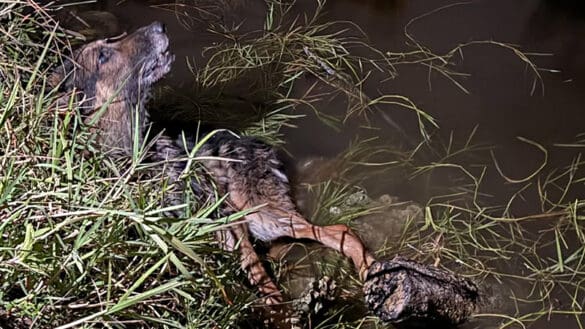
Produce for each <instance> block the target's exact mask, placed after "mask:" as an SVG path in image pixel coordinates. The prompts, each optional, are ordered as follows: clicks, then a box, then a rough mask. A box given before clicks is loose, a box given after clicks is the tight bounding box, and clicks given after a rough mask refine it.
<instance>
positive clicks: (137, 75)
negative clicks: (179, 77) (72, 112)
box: [49, 22, 174, 149]
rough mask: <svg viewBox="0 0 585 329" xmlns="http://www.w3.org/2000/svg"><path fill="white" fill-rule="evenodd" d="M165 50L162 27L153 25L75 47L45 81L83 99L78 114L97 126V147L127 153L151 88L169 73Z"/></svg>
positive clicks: (169, 54)
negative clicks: (139, 113) (98, 139)
mask: <svg viewBox="0 0 585 329" xmlns="http://www.w3.org/2000/svg"><path fill="white" fill-rule="evenodd" d="M168 47H169V39H168V37H167V35H166V33H165V28H164V25H163V24H162V23H160V22H155V23H152V24H150V25H148V26H144V27H141V28H139V29H138V30H136V31H135V32H134V33H132V34H130V35H121V36H118V37H114V38H108V39H101V40H96V41H93V42H90V43H88V44H86V45H84V46H82V47H80V48H79V49H77V50H76V51H74V53H73V55H72V57H71V59H70V60H67V61H66V62H65V65H63V66H62V67H60V68H59V69H57V70H56V71H55V72H54V73H53V75H52V76H51V77H50V78H49V82H50V83H51V84H53V85H59V88H60V90H61V91H63V92H66V91H71V90H76V91H78V92H80V93H81V95H83V98H84V102H83V104H81V113H82V114H83V115H84V116H86V117H87V118H88V119H86V120H90V119H91V124H92V125H93V126H95V127H96V128H98V130H99V134H100V135H101V137H100V142H101V143H102V144H105V145H106V146H111V147H117V148H122V149H128V147H129V146H130V145H132V141H131V136H132V135H133V132H132V130H133V129H134V128H135V124H134V123H135V122H139V124H142V123H143V120H144V117H145V114H144V113H143V111H144V109H143V106H144V103H145V101H146V99H147V97H148V94H149V91H150V88H151V86H152V84H154V83H155V82H157V81H158V80H160V79H161V78H162V77H163V76H164V75H165V74H166V73H168V72H169V71H170V68H171V63H172V62H173V60H174V56H173V55H172V54H171V53H170V52H169V50H168ZM136 109H138V110H139V111H140V112H142V114H141V118H139V119H138V120H135V118H133V117H132V112H133V111H135V110H136ZM98 110H99V111H98ZM133 125H134V126H133Z"/></svg>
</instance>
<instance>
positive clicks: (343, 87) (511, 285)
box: [0, 0, 585, 328]
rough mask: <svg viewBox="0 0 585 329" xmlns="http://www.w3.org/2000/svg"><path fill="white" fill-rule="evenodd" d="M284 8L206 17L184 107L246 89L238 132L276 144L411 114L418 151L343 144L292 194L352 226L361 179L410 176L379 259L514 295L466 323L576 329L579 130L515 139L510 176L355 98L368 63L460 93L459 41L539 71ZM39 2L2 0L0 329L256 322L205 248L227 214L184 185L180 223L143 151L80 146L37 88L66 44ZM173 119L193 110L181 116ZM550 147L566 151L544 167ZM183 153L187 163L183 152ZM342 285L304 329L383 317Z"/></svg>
mask: <svg viewBox="0 0 585 329" xmlns="http://www.w3.org/2000/svg"><path fill="white" fill-rule="evenodd" d="M291 5H294V4H291ZM290 8H291V7H289V6H288V5H286V4H279V3H278V2H272V1H269V2H267V14H266V15H267V16H266V17H267V18H266V25H265V26H264V29H263V30H262V31H256V32H253V33H247V34H244V33H241V32H240V31H239V30H238V29H237V28H235V29H232V28H227V27H225V26H220V25H213V26H210V29H212V30H213V31H216V32H217V33H218V34H220V35H223V36H224V37H225V40H224V42H221V43H219V44H217V45H215V46H213V47H211V48H209V49H207V50H206V60H207V61H206V63H205V65H203V66H201V67H193V73H194V76H193V78H194V82H195V84H196V86H197V88H198V89H197V94H198V95H201V98H200V100H199V102H200V104H198V106H199V107H198V108H199V109H201V111H200V112H199V113H203V116H204V117H205V115H208V117H207V118H209V119H210V120H211V121H214V120H215V119H217V120H220V119H221V120H223V119H226V118H214V117H213V111H211V110H212V109H213V108H214V107H215V106H217V104H221V103H228V104H229V103H230V102H231V101H232V100H230V99H228V98H227V96H226V94H224V93H223V92H222V91H224V90H226V89H229V86H230V85H232V84H237V83H241V81H245V82H246V84H249V85H250V86H252V87H251V88H252V89H253V90H254V92H255V93H256V95H253V97H250V98H251V99H254V100H255V101H254V102H251V101H250V104H248V105H250V107H251V108H253V109H254V111H253V114H254V115H253V116H251V119H250V118H247V119H246V123H247V125H246V128H247V129H246V130H245V131H244V133H245V134H249V135H254V136H258V137H260V138H263V139H264V140H266V141H268V142H270V143H272V144H275V145H279V146H282V147H286V145H285V144H284V140H283V133H282V130H281V129H282V128H283V127H294V126H295V119H297V118H298V117H299V116H302V115H309V114H310V115H315V116H316V117H317V118H319V119H321V120H322V121H323V122H324V124H325V126H329V127H333V128H335V129H343V127H344V122H346V121H347V120H349V119H351V120H364V122H365V124H367V123H368V121H367V120H368V113H371V112H372V111H388V110H391V109H394V108H396V107H399V108H404V109H408V110H410V111H412V114H413V115H414V116H416V117H417V118H418V125H419V131H420V140H421V142H420V144H418V145H416V146H415V147H413V148H412V149H406V150H405V149H398V148H391V147H390V146H389V145H382V146H380V144H381V143H380V142H379V141H376V140H375V139H372V140H359V139H357V140H356V141H354V142H353V143H352V144H351V145H349V146H348V149H347V151H346V152H344V153H343V154H340V155H339V156H338V157H337V158H336V159H331V160H330V161H329V162H328V165H329V167H325V170H324V173H325V174H327V173H332V172H334V173H335V176H333V177H331V176H329V177H327V175H323V176H316V177H319V178H320V180H318V181H313V182H311V184H309V185H308V186H306V188H307V189H308V193H309V195H311V196H312V199H314V201H315V202H314V205H313V207H312V208H311V209H312V211H311V212H310V213H309V214H308V215H310V216H311V217H312V218H314V219H315V222H318V223H321V224H326V223H336V222H343V223H349V224H350V225H351V223H352V221H354V220H357V219H358V218H359V217H360V216H363V215H366V214H372V213H375V212H378V211H380V209H379V207H378V205H377V204H376V203H375V202H371V200H370V199H369V198H367V197H365V198H364V199H363V202H357V203H353V202H349V203H348V200H350V199H352V198H354V197H355V196H356V195H367V191H364V190H363V188H361V187H360V186H361V185H362V184H363V183H364V182H365V181H367V180H368V179H371V178H372V177H403V178H406V179H408V180H409V182H412V184H421V185H423V186H425V187H426V188H425V191H427V194H428V195H427V196H426V197H424V198H422V200H421V201H422V202H423V207H424V220H423V222H422V223H410V224H409V225H406V226H405V228H404V231H403V232H402V234H401V237H400V238H399V239H398V240H397V241H392V243H389V244H387V246H386V247H385V248H384V250H381V251H380V254H386V255H392V254H395V253H400V254H404V255H407V256H410V257H413V258H416V259H418V260H420V261H425V262H429V263H437V264H439V265H440V266H445V267H447V268H450V269H452V270H455V271H457V272H459V273H462V274H464V275H468V276H470V277H473V278H474V279H475V280H476V281H478V282H480V283H481V284H482V286H484V287H486V286H487V287H490V286H491V287H494V291H503V292H501V293H502V294H503V295H505V298H506V301H505V302H506V303H507V305H515V304H517V307H516V308H513V309H510V308H508V309H502V308H494V307H492V308H490V307H485V308H483V309H482V310H481V312H480V313H479V314H477V315H476V316H475V318H474V319H473V324H475V325H477V326H478V327H485V326H486V325H487V324H488V323H492V324H493V325H494V327H498V328H506V327H507V328H526V327H529V326H530V325H532V324H533V323H535V322H539V321H540V322H542V321H547V320H548V318H549V317H553V318H554V317H555V316H563V317H569V318H570V320H571V323H574V324H575V327H577V328H583V327H584V326H585V325H584V324H583V321H584V312H585V311H584V310H583V309H582V305H584V304H585V291H584V289H585V288H584V287H583V282H585V265H584V264H585V247H584V246H585V231H584V223H585V215H584V211H583V209H584V207H585V201H584V200H583V196H582V193H581V194H580V191H582V190H583V184H584V182H585V175H584V174H583V166H584V161H583V159H582V156H581V152H580V151H581V150H582V149H583V146H584V144H585V142H584V138H583V136H577V138H576V141H575V142H572V143H565V144H558V145H549V146H542V145H540V144H538V143H537V142H535V141H530V140H527V139H521V141H522V142H524V143H526V144H527V146H530V147H534V148H535V150H538V151H539V152H542V154H543V162H542V164H540V165H539V166H537V167H536V168H537V169H535V171H534V172H532V173H528V174H527V175H526V176H525V177H508V176H507V175H506V170H505V168H506V164H504V163H501V161H498V157H497V152H496V151H497V150H495V149H494V148H492V147H489V146H483V145H475V144H474V134H475V130H474V131H473V132H472V133H471V134H470V136H469V137H465V138H460V137H455V136H452V138H451V139H449V140H448V141H446V142H443V141H440V140H437V138H434V137H433V134H432V131H433V129H434V127H436V123H435V121H434V119H433V118H431V117H430V116H428V115H427V114H426V113H425V112H423V111H422V110H421V109H420V108H419V107H418V106H417V105H416V103H415V102H414V101H412V100H410V99H408V98H406V97H404V96H401V95H392V94H390V95H365V94H364V93H363V92H362V90H363V89H364V88H363V86H364V84H365V83H368V81H367V78H368V77H370V76H372V75H373V74H374V73H375V74H380V75H384V76H385V77H386V78H389V79H391V78H393V77H395V76H396V74H397V72H398V70H399V69H400V67H401V66H403V65H423V66H424V67H426V68H428V69H429V70H430V71H432V72H434V74H438V75H439V76H443V77H445V78H447V79H449V80H451V81H453V82H454V83H455V85H456V86H458V87H460V88H462V90H465V88H464V86H463V84H462V83H461V82H460V80H459V77H460V76H461V74H460V73H458V72H456V71H454V70H453V67H452V60H453V58H454V57H455V56H456V55H458V54H461V53H462V51H463V49H464V48H465V47H468V46H477V45H486V44H489V45H491V46H496V47H503V48H505V49H508V50H510V51H511V52H512V53H513V54H514V55H515V56H517V57H518V58H519V60H520V61H523V62H524V63H526V65H527V67H528V68H529V69H531V70H532V71H533V72H534V76H535V78H536V79H535V85H536V84H538V83H540V80H539V72H540V70H539V69H538V68H536V66H534V64H532V62H531V61H530V59H529V57H527V56H526V55H525V54H524V53H522V52H520V51H519V50H518V49H517V48H515V47H513V46H510V45H507V44H502V43H497V42H492V41H490V42H483V41H477V42H470V43H467V44H463V45H461V46H458V47H457V48H455V49H453V50H452V51H450V52H448V53H446V54H444V55H441V56H439V55H435V54H433V52H432V51H431V50H430V49H427V48H426V47H424V46H423V45H421V44H419V43H418V42H416V40H415V39H414V37H412V36H411V35H410V34H409V33H408V26H407V28H406V34H407V37H408V38H409V40H410V45H411V46H412V51H410V52H404V53H393V52H382V51H380V50H377V49H375V48H373V47H371V46H369V45H368V44H367V42H365V41H364V40H365V38H364V35H363V33H362V31H361V30H360V29H359V27H357V26H355V25H353V24H351V23H339V22H330V23H322V22H323V20H321V19H320V18H319V17H320V16H319V15H320V10H321V9H322V4H321V3H320V2H318V3H317V10H316V13H315V15H307V16H304V17H298V18H296V19H295V18H294V17H292V16H291V14H290V13H291V11H290ZM443 9H445V8H443ZM51 10H53V7H51V6H47V7H44V6H38V5H35V7H31V3H30V2H27V1H20V0H14V1H6V0H0V236H1V240H0V241H1V242H0V324H2V325H14V326H16V324H17V322H16V320H17V319H19V320H20V321H21V322H22V323H24V324H23V325H22V326H21V327H34V328H54V327H58V328H71V327H84V328H93V327H104V326H105V327H108V328H128V327H143V328H184V327H187V328H218V327H219V328H228V327H251V328H254V327H257V321H259V319H258V315H257V314H255V313H254V312H253V310H254V307H255V306H256V303H257V302H258V300H257V297H256V295H255V293H254V290H253V289H252V288H250V287H248V286H247V284H246V280H245V275H244V274H243V273H241V271H240V270H239V266H238V263H237V256H236V255H231V254H229V253H225V252H223V251H221V250H219V248H218V246H217V245H216V244H214V242H213V240H214V235H213V232H214V231H216V230H218V229H220V228H221V225H223V224H224V223H227V222H229V221H232V220H236V219H237V218H238V217H239V216H241V215H242V214H236V215H235V216H232V217H230V218H222V219H219V220H216V221H213V220H212V215H213V213H214V210H215V209H216V208H217V206H218V204H217V203H216V204H205V205H195V204H193V203H194V201H190V200H195V197H194V196H193V195H190V194H187V198H186V202H185V204H184V205H182V207H183V208H184V209H185V210H186V215H185V216H184V217H183V218H178V219H177V218H167V217H165V212H166V211H168V210H169V209H164V208H163V209H161V206H160V205H161V201H162V200H163V197H164V191H165V189H166V188H168V187H167V186H166V185H165V179H164V177H160V175H157V171H156V165H153V164H148V163H144V162H143V161H142V159H143V155H144V152H145V146H143V145H138V144H137V145H136V147H135V149H136V150H135V154H134V156H133V157H132V159H128V160H127V161H121V160H118V161H117V162H115V161H114V160H112V159H110V158H108V157H107V156H104V155H103V154H101V153H100V152H98V151H96V148H95V147H94V144H93V141H92V138H93V136H92V134H91V133H90V131H89V129H87V127H85V126H84V125H83V123H82V122H81V121H80V120H79V115H78V111H77V109H76V104H74V103H73V102H72V101H70V100H69V99H68V98H60V97H61V96H62V95H58V94H57V93H56V91H54V90H50V88H49V87H48V84H47V81H46V78H47V77H48V76H49V72H50V70H51V68H52V67H53V66H54V65H56V64H57V63H59V62H60V61H61V58H62V56H63V54H61V50H63V49H67V47H68V45H69V44H70V43H73V42H79V40H74V39H71V38H70V37H68V36H66V35H65V33H64V32H63V31H62V30H60V29H59V28H57V27H56V25H55V22H54V21H53V20H52V19H51V17H50V16H49V13H51V12H52V11H51ZM413 22H416V20H413ZM357 54H359V55H357ZM305 76H311V77H315V78H316V79H315V80H314V83H313V84H312V85H311V86H310V87H309V88H308V90H307V91H306V92H304V93H302V94H301V95H298V94H295V93H294V92H293V90H294V87H295V86H297V84H298V80H299V79H301V78H304V77H305ZM248 82H249V83H248ZM423 85H424V83H423ZM423 87H424V86H423ZM162 92H163V93H164V92H165V91H164V90H163V91H162ZM332 97H344V98H345V99H346V101H347V102H346V104H347V110H346V111H345V114H344V115H343V116H341V117H336V116H334V115H333V114H331V113H327V112H325V111H323V109H322V104H323V101H324V100H328V99H330V98H332ZM258 99H260V100H261V102H256V100H258ZM244 102H247V100H245V101H244ZM252 103H253V104H252ZM182 114H184V115H187V116H188V115H193V114H191V113H189V112H188V111H187V110H182ZM249 114H250V113H247V112H246V113H237V111H236V113H234V116H235V118H227V119H228V120H236V121H237V120H241V116H242V115H249ZM201 118H202V117H201V116H193V117H191V118H187V121H188V120H191V121H197V120H199V119H201ZM324 129H326V128H324ZM551 152H563V153H564V154H569V155H571V157H572V159H573V160H572V161H570V162H569V163H566V164H565V166H560V167H559V166H555V167H553V166H552V165H551V164H550V163H549V162H548V159H549V154H550V153H551ZM191 161H192V162H193V163H194V164H197V159H196V158H195V159H191ZM508 165H509V164H508ZM194 167H195V168H196V166H194ZM330 168H331V169H330ZM189 175H196V171H193V172H192V173H189ZM189 175H186V176H187V177H189ZM442 177H448V182H445V179H440V178H442ZM437 178H439V179H437ZM486 179H496V180H497V181H499V182H501V184H505V185H506V187H507V191H508V192H507V193H508V194H507V195H503V196H502V195H500V196H498V198H499V200H505V201H504V202H503V203H502V202H495V201H494V200H495V198H494V197H493V196H491V195H490V194H489V193H488V192H487V191H486V190H487V189H486V188H485V187H484V182H485V181H486ZM441 183H443V184H442V185H441ZM356 193H357V194H356ZM524 200H529V202H532V203H533V204H535V205H537V207H536V209H537V210H536V211H535V212H534V213H529V214H525V215H523V216H521V217H516V216H514V214H515V211H514V209H515V206H516V205H517V204H518V203H521V202H524ZM335 209H337V210H339V209H341V210H342V211H341V212H338V211H333V210H335ZM273 265H274V273H275V275H276V276H277V277H278V279H280V280H282V281H286V280H287V274H288V272H287V270H286V269H285V267H284V266H280V265H281V264H273ZM320 265H322V268H321V273H323V274H328V275H331V276H334V277H336V278H338V279H339V278H341V277H342V276H346V274H347V273H350V274H351V273H352V271H351V270H350V269H349V267H348V264H347V262H346V261H345V260H344V259H342V258H341V257H339V256H331V257H330V258H328V261H327V262H323V264H320ZM341 286H342V295H343V297H344V298H345V300H346V301H347V302H349V304H348V303H343V302H342V303H338V304H336V305H334V306H332V307H331V308H330V309H328V310H326V312H325V315H324V317H325V318H327V319H326V320H325V321H323V322H322V323H320V324H318V326H317V327H318V328H355V327H360V328H372V327H381V326H382V325H381V324H379V323H378V322H377V320H376V319H374V318H372V317H367V316H365V315H364V313H363V310H362V309H360V307H361V305H359V303H360V300H359V297H360V296H359V290H360V288H359V284H358V283H357V282H356V280H355V277H354V278H350V279H349V280H348V281H344V282H342V284H341ZM509 290H510V291H511V292H510V293H507V292H508V291H509ZM491 293H494V292H491ZM491 293H490V292H487V293H486V294H487V295H486V296H491V295H490V294H491ZM494 294H495V293H494ZM352 296H353V297H352ZM348 308H356V309H358V310H357V311H355V310H354V309H352V311H351V312H348V311H347V310H348ZM350 315H354V316H351V317H350ZM2 321H4V322H2Z"/></svg>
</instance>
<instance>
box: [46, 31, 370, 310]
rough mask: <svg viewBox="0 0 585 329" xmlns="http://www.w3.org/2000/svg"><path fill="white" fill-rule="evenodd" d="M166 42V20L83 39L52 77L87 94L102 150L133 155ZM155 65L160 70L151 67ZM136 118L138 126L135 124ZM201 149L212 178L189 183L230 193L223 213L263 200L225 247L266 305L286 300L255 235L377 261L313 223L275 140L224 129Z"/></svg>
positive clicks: (161, 150)
mask: <svg viewBox="0 0 585 329" xmlns="http://www.w3.org/2000/svg"><path fill="white" fill-rule="evenodd" d="M167 46H168V39H167V37H166V35H165V34H164V30H163V27H162V25H161V24H160V23H153V24H151V25H149V26H146V27H143V28H141V29H139V30H137V31H136V32H134V33H133V34H131V35H129V36H127V37H125V38H120V39H119V40H107V39H106V40H98V41H94V42H92V43H89V44H87V45H85V46H83V47H82V48H81V49H79V50H78V51H77V52H75V54H74V59H75V61H76V63H75V65H73V64H69V65H68V66H69V67H66V68H65V70H64V71H62V72H61V73H58V74H57V77H54V79H56V80H63V78H65V80H64V81H63V82H62V87H63V88H64V89H66V90H71V89H73V88H75V89H77V90H80V91H81V92H82V94H83V95H84V96H85V98H86V101H85V110H84V114H85V115H86V116H87V119H86V121H87V122H92V120H93V121H95V122H93V125H94V127H95V128H96V133H97V134H98V135H99V141H100V143H101V145H102V147H103V148H104V149H106V150H116V151H117V152H121V153H122V154H128V153H129V152H130V151H131V149H132V141H133V132H134V131H135V129H138V130H139V131H140V132H141V133H142V129H143V128H144V127H145V126H146V125H147V124H148V115H147V112H146V111H145V108H144V106H145V101H146V99H147V97H148V91H149V88H150V86H151V85H152V84H153V83H154V82H156V81H157V80H158V79H160V78H161V77H162V76H163V75H164V74H165V73H167V72H168V70H169V67H170V63H171V61H172V59H173V58H172V56H171V55H169V53H168V51H167ZM104 52H105V53H106V54H107V55H109V58H107V60H106V61H103V59H104V58H101V60H100V56H102V55H103V54H104ZM100 54H102V55H100ZM152 67H154V68H155V69H154V71H153V72H154V73H148V72H150V71H149V70H150V69H151V68H152ZM149 74H150V75H149ZM100 109H103V111H100ZM101 112H103V113H101ZM136 115H138V117H136ZM135 122H138V124H139V127H135V124H134V123H135ZM141 138H142V136H141ZM183 149H184V147H183V146H182V145H181V144H180V143H178V142H177V141H175V140H173V139H172V138H171V137H170V136H166V135H163V136H162V137H160V138H158V139H157V140H156V141H155V144H154V152H153V155H152V159H153V160H155V161H161V160H177V159H180V158H182V157H184V154H183V151H182V150H183ZM197 155H198V156H212V157H215V158H212V159H208V160H202V164H203V165H204V167H205V169H206V171H207V172H208V174H209V177H210V179H209V180H207V181H206V180H203V181H197V182H195V181H191V182H188V184H191V187H192V188H194V189H195V190H196V191H198V192H199V193H200V194H201V197H202V199H205V198H211V197H213V187H214V186H215V187H216V188H217V190H218V192H219V193H220V194H222V195H223V194H226V193H227V194H228V199H227V201H226V203H225V205H224V208H223V212H224V213H230V212H237V211H241V210H245V209H249V208H252V207H258V206H262V205H263V206H262V207H261V208H260V209H259V210H258V211H256V212H254V213H251V214H249V215H247V216H246V218H244V219H242V222H241V224H240V225H236V226H234V227H232V228H230V229H229V230H227V231H224V232H222V233H221V234H220V237H221V240H222V241H223V244H224V247H225V248H227V249H234V248H236V247H239V250H240V252H241V262H242V267H243V268H244V269H245V270H247V272H248V277H249V279H250V282H251V283H252V284H254V285H257V286H258V288H259V290H260V292H261V293H262V295H263V296H264V297H265V300H266V302H267V303H268V304H275V303H280V302H282V296H281V293H280V291H279V290H278V288H277V286H276V285H275V284H274V283H273V282H272V280H271V279H270V277H269V276H268V274H267V273H266V270H265V269H264V267H263V266H262V264H261V263H260V260H259V258H258V255H257V254H256V252H255V251H254V248H253V247H252V244H251V242H250V234H251V235H252V236H254V237H256V238H258V239H261V240H264V241H272V240H274V239H276V238H279V237H292V238H297V239H312V240H315V241H319V242H321V243H323V244H324V245H326V246H328V247H331V248H333V249H336V250H338V251H340V252H341V253H343V254H344V255H346V256H348V257H350V258H351V259H352V260H353V263H354V265H355V267H356V269H357V270H358V272H359V274H360V277H361V278H362V279H363V278H364V276H365V273H366V271H367V269H368V267H369V266H370V265H371V264H372V263H373V262H374V258H373V257H372V255H371V254H370V253H368V252H367V251H366V249H365V247H364V246H363V244H362V242H361V241H360V239H359V238H358V237H357V235H355V234H354V233H353V232H351V230H350V229H349V228H348V227H347V226H345V225H332V226H325V227H319V226H314V225H312V224H310V223H309V222H308V221H307V220H305V219H304V218H303V217H302V216H301V215H300V214H299V213H298V212H297V210H296V206H295V204H294V202H293V200H292V198H291V196H290V189H289V185H288V181H287V178H286V176H285V175H284V174H283V173H282V172H281V163H280V161H279V160H278V158H277V157H276V154H275V151H274V150H273V149H272V148H271V147H270V146H268V145H266V144H264V143H262V142H259V141H258V140H255V139H253V138H249V137H242V138H240V137H237V136H235V135H233V134H231V133H229V132H218V133H217V134H216V135H214V136H213V137H212V138H211V139H209V141H208V142H207V143H206V144H205V145H204V146H203V147H202V148H201V150H200V151H199V153H198V154H197ZM220 158H223V159H231V160H230V161H227V160H219V159H220ZM184 166H185V163H184V162H181V161H172V162H169V164H168V166H167V170H166V171H165V174H166V175H167V176H168V177H169V179H170V180H171V181H172V182H174V183H175V184H176V186H177V190H178V193H177V195H175V196H173V197H171V198H170V202H179V200H180V198H181V196H180V191H181V190H182V189H183V188H184V187H185V186H184V185H183V182H181V180H180V176H181V173H182V171H183V170H184ZM238 242H239V243H238Z"/></svg>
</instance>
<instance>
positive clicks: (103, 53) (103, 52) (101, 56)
mask: <svg viewBox="0 0 585 329" xmlns="http://www.w3.org/2000/svg"><path fill="white" fill-rule="evenodd" d="M111 54H112V52H111V51H110V50H109V49H107V48H102V49H100V52H99V53H98V64H99V65H101V64H104V63H105V62H107V61H108V60H109V59H110V56H111Z"/></svg>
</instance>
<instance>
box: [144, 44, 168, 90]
mask: <svg viewBox="0 0 585 329" xmlns="http://www.w3.org/2000/svg"><path fill="white" fill-rule="evenodd" d="M174 60H175V55H173V54H171V52H170V51H169V49H168V48H167V49H165V50H164V51H162V52H160V53H158V54H156V55H155V56H154V58H153V59H152V60H151V61H150V62H149V63H148V64H147V65H146V67H145V68H144V69H145V70H144V79H143V80H144V81H145V82H147V83H149V84H152V83H155V82H157V81H158V80H160V79H161V78H162V77H164V76H165V74H167V73H169V71H170V70H171V64H172V63H173V61H174Z"/></svg>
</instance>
